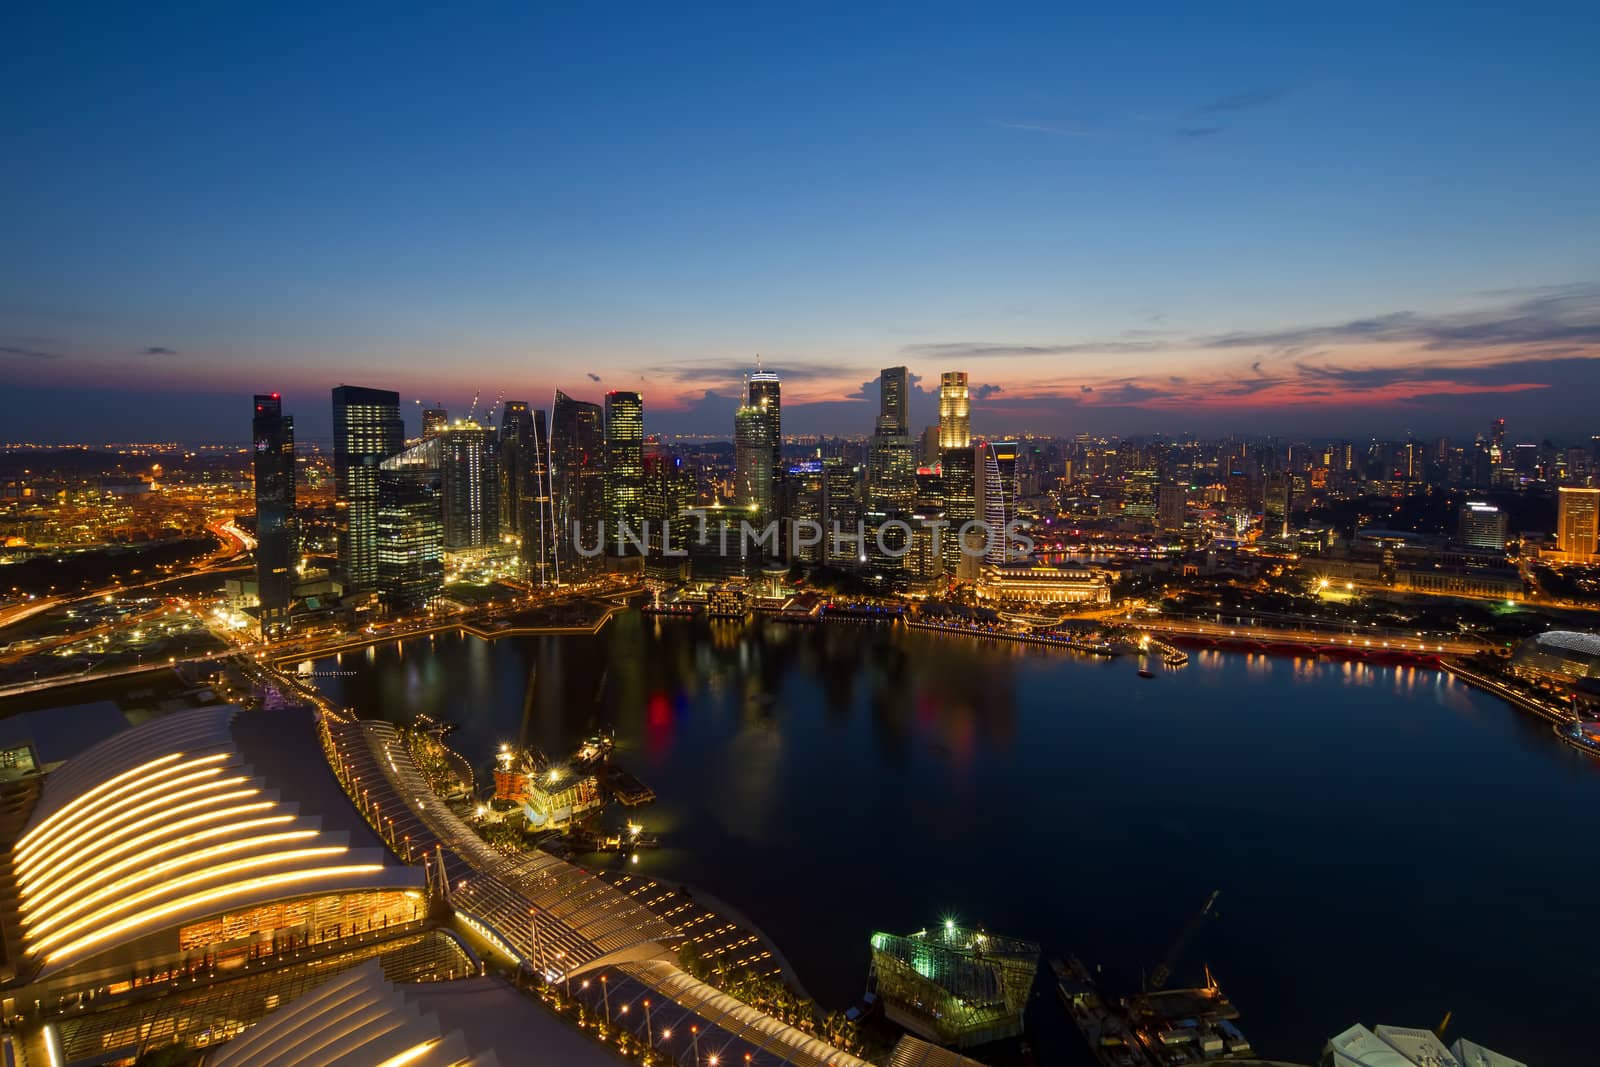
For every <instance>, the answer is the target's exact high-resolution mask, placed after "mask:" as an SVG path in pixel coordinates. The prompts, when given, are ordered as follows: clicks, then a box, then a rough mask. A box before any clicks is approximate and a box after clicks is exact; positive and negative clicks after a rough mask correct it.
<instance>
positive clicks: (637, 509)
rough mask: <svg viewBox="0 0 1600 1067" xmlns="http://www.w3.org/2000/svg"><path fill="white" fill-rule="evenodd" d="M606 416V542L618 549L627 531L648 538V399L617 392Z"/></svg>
mask: <svg viewBox="0 0 1600 1067" xmlns="http://www.w3.org/2000/svg"><path fill="white" fill-rule="evenodd" d="M605 414H606V539H607V542H608V544H610V545H611V546H612V548H613V549H615V548H616V546H617V544H618V541H617V536H618V532H619V531H621V530H623V529H627V530H630V531H632V532H633V534H634V536H636V537H643V536H644V527H643V523H644V398H643V397H642V396H640V395H639V394H638V393H633V392H622V391H619V390H615V389H613V390H612V391H611V392H609V393H607V394H606V412H605ZM623 544H625V545H626V544H628V542H627V541H624V542H623Z"/></svg>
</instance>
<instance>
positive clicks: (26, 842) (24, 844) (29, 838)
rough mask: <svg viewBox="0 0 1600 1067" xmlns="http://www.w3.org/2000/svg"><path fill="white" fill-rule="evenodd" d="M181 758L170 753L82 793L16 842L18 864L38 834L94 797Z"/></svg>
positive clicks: (30, 848)
mask: <svg viewBox="0 0 1600 1067" xmlns="http://www.w3.org/2000/svg"><path fill="white" fill-rule="evenodd" d="M182 758H183V753H182V752H170V753H168V754H167V755H165V756H162V757H161V758H160V759H153V760H151V761H150V762H149V763H143V764H140V765H139V766H137V767H135V768H133V769H132V770H129V771H123V772H122V773H121V774H119V775H117V776H116V777H115V778H111V779H108V780H107V781H104V782H101V783H100V784H99V785H97V786H95V787H94V788H93V789H91V790H89V791H88V792H87V793H84V794H83V795H82V796H79V797H75V798H74V799H73V800H72V802H71V803H69V804H67V805H66V806H65V807H63V808H61V809H60V810H58V811H56V812H54V813H53V814H51V815H50V816H49V817H48V818H46V819H45V820H44V821H43V822H41V823H40V824H39V825H38V826H35V827H34V828H33V829H32V830H29V831H28V832H27V834H26V835H24V836H23V838H22V840H21V841H19V842H17V848H16V853H15V854H16V857H17V860H18V862H20V861H21V860H22V859H24V858H25V857H26V856H27V855H28V853H29V852H31V851H33V849H34V847H35V846H37V845H38V843H39V842H40V841H41V840H42V838H41V837H40V836H39V835H40V834H45V833H47V832H48V831H49V829H50V827H51V826H53V825H55V823H56V822H57V821H58V820H60V819H63V818H65V817H66V816H68V815H69V814H71V813H72V812H74V811H76V810H77V809H78V808H80V807H82V806H84V805H85V804H88V803H89V802H90V801H92V800H94V799H95V798H96V797H98V796H99V795H100V794H101V793H103V792H104V791H105V790H107V789H110V788H111V787H112V786H114V785H116V784H117V783H118V782H121V781H123V780H125V779H128V778H132V777H133V776H134V775H136V774H142V773H143V772H145V771H148V770H152V769H154V768H156V767H160V766H162V765H164V764H167V763H171V762H172V761H173V760H178V759H182Z"/></svg>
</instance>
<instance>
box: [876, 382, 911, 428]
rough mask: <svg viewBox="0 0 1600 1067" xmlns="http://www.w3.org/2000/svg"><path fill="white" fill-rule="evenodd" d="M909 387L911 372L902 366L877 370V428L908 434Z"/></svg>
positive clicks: (909, 425) (909, 426)
mask: <svg viewBox="0 0 1600 1067" xmlns="http://www.w3.org/2000/svg"><path fill="white" fill-rule="evenodd" d="M910 388H911V372H910V371H908V370H906V368H904V367H885V368H884V369H883V370H881V371H879V372H878V428H879V429H880V430H882V429H884V428H885V427H887V428H888V430H889V432H890V433H898V434H909V433H910V432H911V424H910V422H909V421H908V415H909V413H908V411H907V408H906V404H907V401H908V399H909V396H908V394H909V392H910Z"/></svg>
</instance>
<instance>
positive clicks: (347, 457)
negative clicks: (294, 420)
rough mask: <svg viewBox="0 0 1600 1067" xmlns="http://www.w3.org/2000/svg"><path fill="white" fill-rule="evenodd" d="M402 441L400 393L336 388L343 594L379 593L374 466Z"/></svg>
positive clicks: (335, 437) (335, 443)
mask: <svg viewBox="0 0 1600 1067" xmlns="http://www.w3.org/2000/svg"><path fill="white" fill-rule="evenodd" d="M405 436H406V434H405V424H404V423H403V422H401V420H400V394H399V393H394V392H390V391H389V390H387V389H364V388H362V387H361V386H357V385H341V386H337V387H335V388H334V390H333V479H334V494H335V500H336V505H337V507H338V509H339V572H340V575H341V576H342V577H343V579H344V588H345V592H346V593H370V592H372V591H374V590H375V589H377V587H378V464H379V463H381V462H383V461H384V460H385V459H388V458H389V457H390V456H392V455H394V454H395V453H396V452H398V451H400V449H401V448H403V447H404V446H405Z"/></svg>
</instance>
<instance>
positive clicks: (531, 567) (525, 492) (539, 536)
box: [522, 409, 556, 586]
mask: <svg viewBox="0 0 1600 1067" xmlns="http://www.w3.org/2000/svg"><path fill="white" fill-rule="evenodd" d="M528 437H529V444H528V448H527V451H526V452H525V453H524V458H523V470H524V474H525V478H524V480H523V485H522V566H523V571H524V573H525V574H526V575H527V576H528V580H529V581H530V582H532V583H533V584H534V585H539V586H544V585H549V584H551V583H552V582H554V581H555V580H556V576H555V574H556V520H555V513H554V511H553V510H552V503H551V491H550V431H549V428H548V424H547V423H546V421H545V417H544V411H543V410H539V409H536V410H535V411H534V412H533V418H532V419H531V420H530V429H529V431H528Z"/></svg>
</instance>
